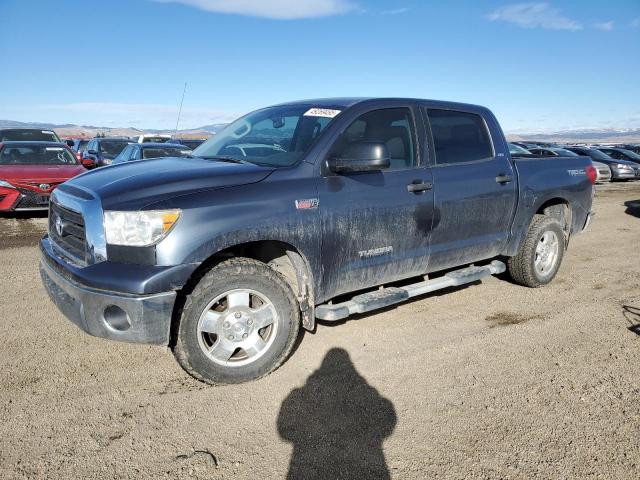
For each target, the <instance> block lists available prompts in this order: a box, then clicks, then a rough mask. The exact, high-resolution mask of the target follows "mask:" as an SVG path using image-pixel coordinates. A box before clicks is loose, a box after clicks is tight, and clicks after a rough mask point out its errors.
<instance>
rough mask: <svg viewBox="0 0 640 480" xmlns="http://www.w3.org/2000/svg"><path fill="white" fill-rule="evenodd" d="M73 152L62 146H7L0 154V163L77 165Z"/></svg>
mask: <svg viewBox="0 0 640 480" xmlns="http://www.w3.org/2000/svg"><path fill="white" fill-rule="evenodd" d="M77 164H78V161H77V160H76V157H74V156H73V154H72V153H71V152H70V151H69V150H67V149H66V148H64V147H47V146H42V145H28V146H27V145H24V146H23V145H17V146H7V147H5V148H3V149H2V153H1V154H0V165H77Z"/></svg>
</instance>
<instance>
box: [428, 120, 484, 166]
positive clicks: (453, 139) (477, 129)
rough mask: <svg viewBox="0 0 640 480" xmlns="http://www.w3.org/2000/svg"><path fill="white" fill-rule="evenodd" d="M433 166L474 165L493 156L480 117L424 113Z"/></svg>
mask: <svg viewBox="0 0 640 480" xmlns="http://www.w3.org/2000/svg"><path fill="white" fill-rule="evenodd" d="M427 115H428V117H429V123H430V124H431V134H432V135H433V144H434V148H435V157H436V163H437V164H439V165H447V164H452V163H464V162H475V161H478V160H486V159H489V158H492V157H493V149H492V147H491V140H490V137H489V132H488V130H487V126H486V124H485V123H484V120H483V119H482V117H481V116H480V115H476V114H475V113H468V112H456V111H453V110H437V109H429V110H427Z"/></svg>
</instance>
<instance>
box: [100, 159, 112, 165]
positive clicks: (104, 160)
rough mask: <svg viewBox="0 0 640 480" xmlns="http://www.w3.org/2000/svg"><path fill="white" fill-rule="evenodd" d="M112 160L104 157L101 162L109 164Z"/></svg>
mask: <svg viewBox="0 0 640 480" xmlns="http://www.w3.org/2000/svg"><path fill="white" fill-rule="evenodd" d="M112 162H113V160H111V159H110V158H104V159H103V160H102V163H104V164H105V165H111V163H112Z"/></svg>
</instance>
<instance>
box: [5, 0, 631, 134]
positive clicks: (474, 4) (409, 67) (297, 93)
mask: <svg viewBox="0 0 640 480" xmlns="http://www.w3.org/2000/svg"><path fill="white" fill-rule="evenodd" d="M0 58H2V63H3V67H2V74H1V75H0V118H2V119H12V120H20V121H43V122H55V123H77V124H90V125H96V126H135V127H142V128H145V127H146V128H173V127H174V126H175V119H176V114H177V107H178V104H179V101H180V96H181V94H182V88H183V85H184V82H188V87H187V93H186V97H185V102H184V111H183V117H182V121H181V125H180V127H181V128H192V127H197V126H200V125H204V124H209V123H219V122H226V121H229V120H231V119H233V118H234V117H236V116H237V115H239V114H243V113H246V112H247V111H249V110H252V109H255V108H259V107H262V106H266V105H270V104H273V103H277V102H281V101H287V100H295V99H302V98H313V97H328V96H408V97H420V98H435V99H442V100H455V101H464V102H471V103H478V104H483V105H486V106H488V107H490V108H491V109H492V110H493V111H494V112H495V113H496V114H497V115H498V118H499V119H500V121H501V122H502V124H503V126H504V128H505V130H507V131H509V132H537V131H553V130H563V129H574V128H603V127H612V128H637V127H640V62H638V60H639V59H640V1H639V0H617V1H616V0H609V1H595V0H566V1H559V0H555V1H552V0H550V1H548V2H526V1H525V2H518V1H516V2H510V1H509V0H507V1H488V0H487V1H483V0H477V1H474V0H450V1H444V0H442V1H436V0H431V1H428V0H406V1H398V2H395V1H393V2H392V1H381V0H377V1H376V0H370V1H369V0H109V1H106V0H104V1H98V0H57V1H50V0H0Z"/></svg>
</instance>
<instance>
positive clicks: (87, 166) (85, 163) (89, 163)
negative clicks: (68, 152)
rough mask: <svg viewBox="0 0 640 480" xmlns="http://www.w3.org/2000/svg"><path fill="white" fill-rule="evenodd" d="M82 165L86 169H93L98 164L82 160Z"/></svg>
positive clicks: (85, 159) (89, 160) (87, 159)
mask: <svg viewBox="0 0 640 480" xmlns="http://www.w3.org/2000/svg"><path fill="white" fill-rule="evenodd" d="M80 163H81V164H82V166H83V167H85V168H93V167H95V166H96V162H94V161H93V160H91V159H90V158H83V159H82V160H80Z"/></svg>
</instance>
